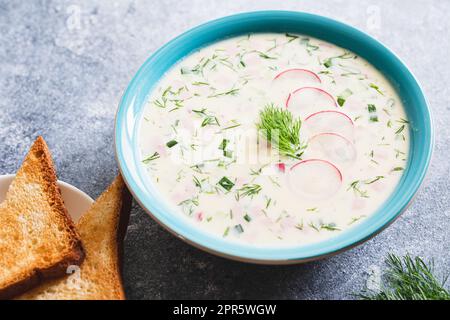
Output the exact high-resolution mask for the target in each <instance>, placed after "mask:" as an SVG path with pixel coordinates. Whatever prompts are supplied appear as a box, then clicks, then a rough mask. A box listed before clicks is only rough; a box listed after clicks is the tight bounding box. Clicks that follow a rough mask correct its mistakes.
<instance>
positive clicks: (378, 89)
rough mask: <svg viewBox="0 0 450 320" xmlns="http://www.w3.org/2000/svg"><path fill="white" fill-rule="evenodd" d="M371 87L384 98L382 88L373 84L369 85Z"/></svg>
mask: <svg viewBox="0 0 450 320" xmlns="http://www.w3.org/2000/svg"><path fill="white" fill-rule="evenodd" d="M369 87H371V88H372V89H375V90H376V91H377V92H378V93H379V94H381V95H383V96H384V93H383V92H381V90H380V88H379V87H378V86H377V85H376V84H374V83H371V84H369Z"/></svg>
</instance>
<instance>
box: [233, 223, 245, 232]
mask: <svg viewBox="0 0 450 320" xmlns="http://www.w3.org/2000/svg"><path fill="white" fill-rule="evenodd" d="M234 230H236V231H237V233H239V234H240V233H243V232H244V228H242V226H241V225H240V224H237V225H235V226H234Z"/></svg>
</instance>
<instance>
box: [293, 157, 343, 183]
mask: <svg viewBox="0 0 450 320" xmlns="http://www.w3.org/2000/svg"><path fill="white" fill-rule="evenodd" d="M315 161H317V162H322V163H326V164H328V165H330V166H331V167H333V168H334V169H335V170H336V173H337V174H338V176H339V180H341V182H342V173H341V170H339V169H338V167H336V166H335V165H334V164H332V163H331V162H330V161H327V160H322V159H307V160H302V161H300V162H298V163H296V164H294V165H293V166H292V167H291V169H290V171H292V170H294V169H295V168H296V167H297V166H299V165H301V164H305V163H308V162H315Z"/></svg>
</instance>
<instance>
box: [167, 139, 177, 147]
mask: <svg viewBox="0 0 450 320" xmlns="http://www.w3.org/2000/svg"><path fill="white" fill-rule="evenodd" d="M177 144H178V142H177V141H175V140H170V141H169V142H167V143H166V146H167V147H169V148H172V147H173V146H175V145H177Z"/></svg>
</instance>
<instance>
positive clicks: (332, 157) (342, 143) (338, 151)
mask: <svg viewBox="0 0 450 320" xmlns="http://www.w3.org/2000/svg"><path fill="white" fill-rule="evenodd" d="M305 156H307V157H314V158H316V157H318V158H321V159H327V160H329V161H332V162H333V163H336V164H337V165H339V166H347V165H349V164H352V163H353V162H354V161H355V160H356V150H355V146H354V145H353V143H351V142H350V140H348V139H347V138H345V137H343V136H341V135H339V134H337V133H332V132H325V133H320V134H317V135H315V136H313V137H312V138H311V139H309V141H308V148H307V149H306V151H305Z"/></svg>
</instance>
